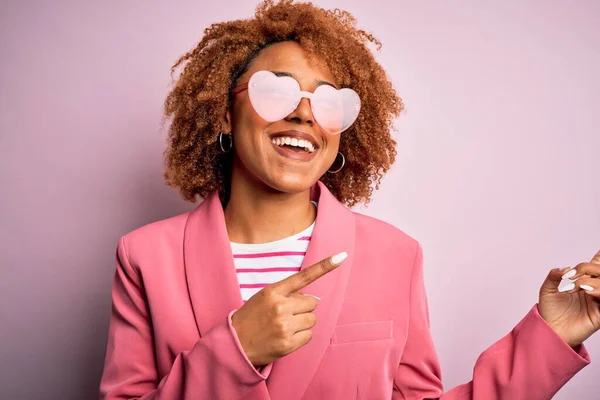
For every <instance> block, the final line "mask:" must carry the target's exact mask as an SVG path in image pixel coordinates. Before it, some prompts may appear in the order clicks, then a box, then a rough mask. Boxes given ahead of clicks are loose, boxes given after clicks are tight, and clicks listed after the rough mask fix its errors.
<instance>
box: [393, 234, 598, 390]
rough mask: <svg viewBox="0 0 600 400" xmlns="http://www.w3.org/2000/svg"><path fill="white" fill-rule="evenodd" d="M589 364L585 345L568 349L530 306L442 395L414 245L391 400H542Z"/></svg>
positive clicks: (419, 258) (420, 258)
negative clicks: (466, 377) (463, 379)
mask: <svg viewBox="0 0 600 400" xmlns="http://www.w3.org/2000/svg"><path fill="white" fill-rule="evenodd" d="M589 363H590V358H589V354H588V352H587V350H586V348H585V346H584V345H583V344H581V345H579V346H577V347H576V348H572V347H570V346H569V345H568V344H567V343H566V342H565V341H564V340H563V339H562V338H561V337H560V336H559V335H558V334H557V333H556V332H555V331H554V330H553V329H552V328H551V327H550V326H549V325H548V324H547V323H546V321H545V320H544V319H543V318H542V317H541V316H540V314H539V311H538V307H537V304H536V305H535V306H533V307H532V308H531V310H530V311H529V312H528V313H527V315H526V316H525V317H524V318H523V319H522V320H521V321H520V322H519V323H518V324H517V325H516V326H515V327H514V328H513V330H512V331H511V332H510V333H508V334H507V335H506V336H504V337H503V338H501V339H500V340H498V341H497V342H495V343H494V344H493V345H492V346H490V347H488V348H487V349H486V350H485V351H484V352H483V353H481V354H480V356H479V358H478V359H477V361H476V363H475V367H474V368H473V377H472V380H471V381H470V382H469V383H465V384H462V385H459V386H456V387H454V388H452V389H451V390H449V391H447V392H445V393H444V390H443V387H442V377H441V371H440V365H439V360H438V357H437V354H436V351H435V348H434V344H433V341H432V337H431V332H430V322H429V311H428V303H427V296H426V292H425V284H424V280H423V250H422V247H421V244H420V243H417V251H416V256H415V260H414V265H413V271H412V277H411V289H410V317H409V327H408V337H407V342H406V345H405V349H404V353H403V355H402V358H401V360H400V365H399V366H398V368H397V370H396V373H395V375H394V387H393V394H392V399H393V400H400V399H403V400H416V399H419V400H421V399H437V398H439V399H443V400H459V399H460V400H468V399H473V400H493V399H498V400H500V399H528V400H536V399H540V400H542V399H544V400H546V399H550V398H552V396H553V395H554V394H555V393H556V392H558V390H559V389H560V388H561V387H562V386H563V385H564V384H565V383H566V382H567V381H568V380H569V379H571V378H572V377H573V376H574V375H575V374H576V373H577V372H578V371H580V370H581V369H582V368H583V367H585V366H586V365H588V364H589Z"/></svg>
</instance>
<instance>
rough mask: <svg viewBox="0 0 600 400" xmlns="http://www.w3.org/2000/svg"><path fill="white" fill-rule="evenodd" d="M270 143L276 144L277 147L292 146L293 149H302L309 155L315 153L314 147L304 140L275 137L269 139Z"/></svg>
mask: <svg viewBox="0 0 600 400" xmlns="http://www.w3.org/2000/svg"><path fill="white" fill-rule="evenodd" d="M271 141H272V142H273V144H276V145H277V146H283V145H288V146H294V147H302V148H304V149H305V150H306V151H308V152H309V153H312V152H314V151H315V147H314V146H313V144H312V143H311V142H309V141H308V140H304V139H298V138H291V137H277V138H273V139H271Z"/></svg>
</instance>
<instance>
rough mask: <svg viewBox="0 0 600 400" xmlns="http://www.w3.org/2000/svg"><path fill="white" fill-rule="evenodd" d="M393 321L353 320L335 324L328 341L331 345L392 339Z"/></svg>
mask: <svg viewBox="0 0 600 400" xmlns="http://www.w3.org/2000/svg"><path fill="white" fill-rule="evenodd" d="M393 328H394V321H393V320H391V319H390V320H386V321H372V322H355V323H352V324H344V325H337V326H336V327H335V329H334V330H333V336H332V337H331V339H330V341H329V343H330V344H332V345H336V344H344V343H356V342H368V341H373V340H385V339H393V337H394V330H393Z"/></svg>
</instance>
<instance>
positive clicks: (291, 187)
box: [263, 174, 317, 194]
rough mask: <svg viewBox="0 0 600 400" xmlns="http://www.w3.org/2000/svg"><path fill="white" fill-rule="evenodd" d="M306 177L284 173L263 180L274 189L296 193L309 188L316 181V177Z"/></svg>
mask: <svg viewBox="0 0 600 400" xmlns="http://www.w3.org/2000/svg"><path fill="white" fill-rule="evenodd" d="M308 178H309V177H307V176H306V175H303V176H299V175H297V174H285V175H284V176H278V177H272V178H271V179H268V180H264V181H263V182H264V183H265V184H266V185H267V186H269V187H270V188H272V189H273V190H275V191H278V192H282V193H288V194H296V193H302V192H304V191H306V190H309V189H310V188H311V187H312V186H313V185H314V184H315V183H316V182H317V179H314V180H312V179H308Z"/></svg>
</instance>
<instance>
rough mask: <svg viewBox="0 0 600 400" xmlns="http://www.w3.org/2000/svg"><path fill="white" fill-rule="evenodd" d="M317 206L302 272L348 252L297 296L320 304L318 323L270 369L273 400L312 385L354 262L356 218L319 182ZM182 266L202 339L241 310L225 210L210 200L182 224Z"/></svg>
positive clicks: (315, 195) (292, 395)
mask: <svg viewBox="0 0 600 400" xmlns="http://www.w3.org/2000/svg"><path fill="white" fill-rule="evenodd" d="M311 198H312V199H313V200H316V201H318V207H317V218H316V223H315V228H314V231H313V234H312V239H311V242H310V244H309V246H308V250H307V252H306V255H305V257H304V261H303V262H302V266H301V269H305V268H307V267H309V266H310V265H312V264H315V263H317V262H318V261H321V260H322V259H324V258H327V257H330V256H332V255H334V254H337V253H340V252H342V251H346V252H347V253H348V258H346V260H345V261H344V263H343V264H342V265H341V266H340V267H339V268H337V269H335V270H334V271H331V272H330V273H328V274H326V275H325V276H323V277H321V278H320V279H318V280H317V281H315V282H313V283H312V284H310V285H308V286H307V287H305V288H304V289H303V290H301V292H302V293H306V294H313V295H315V296H318V297H320V298H321V301H320V302H319V305H318V306H317V308H316V309H315V311H314V313H315V314H316V316H317V320H318V323H317V324H316V325H315V326H314V327H313V328H312V332H313V337H312V339H311V341H310V342H309V343H308V344H306V345H305V346H303V347H301V348H299V349H298V350H296V351H294V352H293V353H291V354H288V355H287V356H284V357H282V358H280V359H278V360H277V361H275V362H274V363H273V366H272V369H271V372H270V374H269V377H268V379H267V387H268V388H269V393H270V395H271V398H272V399H286V400H294V399H301V398H302V395H303V394H304V392H305V391H306V388H307V387H308V384H309V383H310V381H311V379H312V377H313V375H314V373H315V371H316V370H317V368H318V366H319V363H320V362H321V359H322V358H323V355H324V353H325V351H326V350H327V347H328V346H329V341H330V338H331V336H332V334H333V330H334V328H335V325H336V323H337V319H338V316H339V313H340V309H341V307H342V302H343V300H344V294H345V292H346V285H347V283H348V277H349V276H350V270H351V268H352V261H353V259H354V238H355V227H354V215H353V214H352V212H351V211H350V210H349V209H348V208H346V207H345V206H344V205H342V204H340V203H339V202H338V201H337V199H336V198H335V197H334V196H333V195H332V194H331V193H330V192H329V190H328V189H327V187H326V186H325V185H324V184H323V183H321V182H320V181H319V182H317V184H316V185H315V186H314V187H313V188H312V189H311ZM183 251H184V263H185V273H186V279H187V284H188V290H189V293H190V300H191V303H192V309H193V311H194V317H195V319H196V325H197V326H198V332H199V334H200V336H204V335H205V334H206V332H207V331H208V330H209V329H210V328H211V327H213V326H214V325H215V324H217V323H218V322H220V321H221V320H222V319H223V318H224V317H225V316H226V315H227V314H228V313H229V312H230V311H231V310H233V309H237V308H240V307H241V306H242V304H243V302H242V296H241V292H240V288H239V282H238V279H237V276H236V272H235V266H234V264H233V255H232V253H231V247H230V246H229V237H228V235H227V229H226V226H225V217H224V214H223V208H222V206H221V202H220V201H219V197H218V195H217V193H213V194H211V195H210V196H209V197H207V198H206V200H204V202H203V203H202V204H200V205H199V206H198V207H197V208H196V209H194V210H193V211H192V212H191V213H190V216H189V217H188V221H187V223H186V227H185V232H184V243H183Z"/></svg>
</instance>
